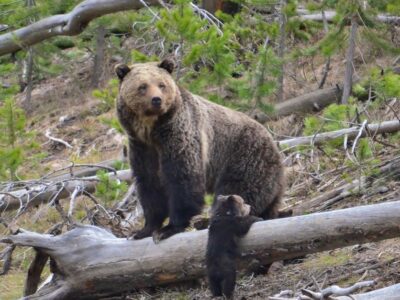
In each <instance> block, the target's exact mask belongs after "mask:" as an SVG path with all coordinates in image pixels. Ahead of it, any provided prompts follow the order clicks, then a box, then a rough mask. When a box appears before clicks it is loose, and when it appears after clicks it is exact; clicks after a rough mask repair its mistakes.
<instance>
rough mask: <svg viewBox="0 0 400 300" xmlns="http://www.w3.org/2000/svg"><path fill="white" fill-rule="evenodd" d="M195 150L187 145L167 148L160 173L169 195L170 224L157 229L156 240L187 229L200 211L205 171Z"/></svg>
mask: <svg viewBox="0 0 400 300" xmlns="http://www.w3.org/2000/svg"><path fill="white" fill-rule="evenodd" d="M167 149H168V148H167ZM193 151H195V149H193V148H192V147H185V148H184V149H173V150H172V151H170V152H168V151H166V152H165V153H164V154H163V156H162V164H161V172H162V177H163V183H164V185H165V188H166V192H167V194H168V211H169V224H168V225H166V226H165V227H163V228H161V229H160V230H157V231H155V232H154V234H153V239H154V241H155V242H156V243H157V242H159V241H160V240H163V239H166V238H168V237H170V236H172V235H174V234H176V233H179V232H182V231H184V230H185V228H186V227H187V226H189V224H190V220H191V218H192V217H193V216H195V215H197V214H199V213H200V212H201V209H202V207H203V202H204V194H205V174H204V172H203V167H202V162H201V161H200V157H201V155H199V154H197V153H199V152H197V153H196V151H195V152H193Z"/></svg>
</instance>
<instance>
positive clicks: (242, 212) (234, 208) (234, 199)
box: [211, 195, 250, 218]
mask: <svg viewBox="0 0 400 300" xmlns="http://www.w3.org/2000/svg"><path fill="white" fill-rule="evenodd" d="M249 214H250V205H248V204H246V203H245V202H244V200H243V198H242V197H240V196H238V195H229V196H223V195H219V196H218V197H217V200H216V202H215V203H214V204H213V207H212V208H211V217H212V218H213V217H222V216H232V217H244V216H247V215H249Z"/></svg>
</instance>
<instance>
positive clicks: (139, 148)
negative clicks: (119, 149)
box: [117, 62, 284, 239]
mask: <svg viewBox="0 0 400 300" xmlns="http://www.w3.org/2000/svg"><path fill="white" fill-rule="evenodd" d="M164 66H168V68H164ZM170 67H171V64H170V63H165V62H163V63H162V64H161V65H158V64H156V63H146V64H136V65H133V66H132V67H131V68H128V69H126V68H127V67H126V66H123V67H117V74H118V76H119V77H120V79H121V85H120V93H119V98H118V101H117V110H118V116H119V119H120V122H121V124H122V125H123V127H124V128H125V130H126V132H127V133H128V136H129V144H130V162H131V166H132V169H133V172H134V175H135V177H136V180H137V182H138V191H139V196H140V199H141V200H140V201H141V203H142V205H143V208H144V212H145V218H146V225H145V228H144V229H143V230H142V231H141V232H139V233H138V235H137V238H142V237H145V236H148V235H150V234H151V233H152V232H154V231H157V232H158V234H157V236H156V238H157V239H162V238H166V237H168V236H170V235H172V234H174V233H176V232H179V231H182V230H183V229H184V228H185V227H186V226H188V224H189V221H190V218H191V217H192V216H193V215H195V214H197V213H199V212H200V210H201V207H202V205H203V198H204V195H205V193H206V192H209V193H214V194H215V195H219V194H223V195H226V194H228V195H229V194H237V195H240V196H241V197H243V198H244V199H246V202H247V203H248V204H249V205H250V206H251V214H252V215H255V216H260V217H262V218H264V219H268V218H275V217H277V213H278V208H279V204H280V198H281V195H282V192H283V189H284V175H283V168H282V164H281V160H280V154H279V152H278V150H277V147H276V145H275V143H274V142H273V140H272V138H271V136H270V134H269V133H268V131H267V130H266V129H265V128H264V127H263V126H262V125H260V124H259V123H257V122H256V121H254V120H252V119H251V118H249V117H248V116H246V115H245V114H242V113H240V112H236V111H233V110H230V109H228V108H226V107H223V106H220V105H217V104H215V103H212V102H209V101H208V100H206V99H204V98H202V97H200V96H197V95H193V94H191V93H190V92H188V91H186V90H184V89H182V88H180V87H178V86H177V84H176V83H175V81H174V80H173V78H172V76H171V75H170V71H171V70H172V69H171V68H170ZM121 74H122V76H120V75H121ZM143 84H145V85H146V86H147V88H146V91H143V90H142V91H140V89H139V87H140V86H141V85H143ZM160 84H162V85H164V87H163V88H160ZM153 97H160V98H161V99H162V103H161V107H160V108H159V109H157V110H155V109H154V108H153V107H152V102H151V99H152V98H153ZM166 217H169V218H170V223H169V225H167V226H166V227H164V228H163V229H161V230H160V231H158V229H159V228H160V226H161V224H162V221H164V219H165V218H166Z"/></svg>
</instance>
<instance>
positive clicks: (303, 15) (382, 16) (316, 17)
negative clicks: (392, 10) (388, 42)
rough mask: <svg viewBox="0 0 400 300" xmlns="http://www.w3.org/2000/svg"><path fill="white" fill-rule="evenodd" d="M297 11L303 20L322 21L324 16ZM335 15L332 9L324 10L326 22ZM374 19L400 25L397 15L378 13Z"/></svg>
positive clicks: (302, 10) (317, 13)
mask: <svg viewBox="0 0 400 300" xmlns="http://www.w3.org/2000/svg"><path fill="white" fill-rule="evenodd" d="M297 13H298V14H299V18H300V19H301V20H304V21H318V22H323V20H324V16H323V15H322V13H320V12H316V13H311V12H310V11H308V10H307V9H297ZM335 16H336V12H335V11H332V10H329V11H325V18H326V20H327V21H328V22H332V21H333V19H334V17H335ZM376 20H377V21H379V22H382V23H387V24H393V25H400V17H399V16H391V15H386V14H379V15H377V16H376Z"/></svg>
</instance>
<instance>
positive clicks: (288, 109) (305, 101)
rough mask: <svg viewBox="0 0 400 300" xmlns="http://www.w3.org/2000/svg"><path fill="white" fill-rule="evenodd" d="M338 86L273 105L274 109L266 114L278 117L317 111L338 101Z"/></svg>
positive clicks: (339, 90) (339, 91)
mask: <svg viewBox="0 0 400 300" xmlns="http://www.w3.org/2000/svg"><path fill="white" fill-rule="evenodd" d="M341 93H342V92H341V88H340V87H330V88H325V89H319V90H316V91H314V92H311V93H308V94H304V95H301V96H298V97H295V98H292V99H289V100H286V101H284V102H281V103H278V104H276V105H275V111H274V112H273V113H272V114H271V115H268V118H269V119H278V118H280V117H284V116H288V115H290V114H294V113H302V112H312V111H319V110H321V109H323V108H324V107H326V106H328V105H330V104H332V103H335V102H339V99H340V97H341Z"/></svg>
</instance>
